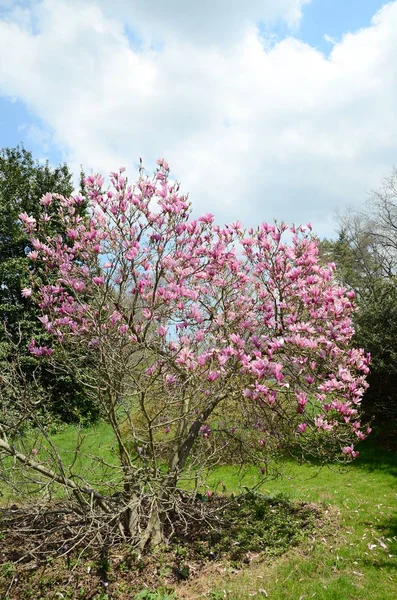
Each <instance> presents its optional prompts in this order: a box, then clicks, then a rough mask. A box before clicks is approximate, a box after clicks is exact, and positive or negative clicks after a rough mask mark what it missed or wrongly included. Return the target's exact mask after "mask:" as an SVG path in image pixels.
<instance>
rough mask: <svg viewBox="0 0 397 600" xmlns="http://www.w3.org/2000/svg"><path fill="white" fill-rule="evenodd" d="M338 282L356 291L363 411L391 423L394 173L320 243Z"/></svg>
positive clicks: (395, 388)
mask: <svg viewBox="0 0 397 600" xmlns="http://www.w3.org/2000/svg"><path fill="white" fill-rule="evenodd" d="M321 248H322V254H323V258H324V260H327V261H330V260H332V261H334V262H335V263H336V265H337V274H338V277H339V279H340V281H341V283H342V284H343V285H344V286H346V287H348V288H351V289H353V290H354V291H355V292H356V296H357V300H358V303H359V311H358V312H357V314H356V315H355V319H354V320H355V328H356V344H358V345H360V346H363V347H364V348H365V349H366V350H367V351H369V352H370V353H371V355H372V364H371V374H370V376H369V378H368V381H369V384H370V387H369V389H368V391H367V392H366V394H365V398H364V402H363V409H364V410H365V411H366V412H367V414H368V415H375V416H376V418H377V420H378V421H388V422H390V420H391V419H393V420H395V419H396V418H397V170H396V169H394V170H393V172H392V174H391V175H390V177H388V178H386V179H385V180H384V182H383V184H382V186H381V187H380V189H379V190H377V191H374V192H373V193H372V194H371V196H370V199H369V201H368V203H367V204H366V206H365V207H363V208H362V209H359V210H350V211H348V212H345V213H344V214H342V215H340V216H339V237H338V239H337V240H335V241H334V240H323V242H322V245H321Z"/></svg>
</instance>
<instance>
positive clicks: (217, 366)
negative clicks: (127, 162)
mask: <svg viewBox="0 0 397 600" xmlns="http://www.w3.org/2000/svg"><path fill="white" fill-rule="evenodd" d="M85 185H86V193H87V198H88V202H89V207H90V209H89V211H90V212H89V217H88V218H85V219H84V218H82V217H80V216H79V210H78V209H79V206H80V205H81V204H82V202H83V201H84V200H85V199H83V197H82V196H81V195H75V196H72V197H70V198H63V197H61V196H58V195H51V194H47V195H45V196H44V197H43V198H42V201H41V202H42V204H43V205H44V206H50V205H51V204H52V203H57V206H58V207H59V208H58V218H59V219H60V220H61V221H62V223H63V224H64V226H65V231H66V234H65V235H64V236H60V235H55V236H51V235H46V222H47V221H48V219H50V218H52V217H49V216H48V217H47V216H46V215H45V214H44V215H43V218H42V221H41V222H39V223H36V221H35V220H34V219H33V218H32V217H30V216H28V215H26V214H21V215H20V218H21V220H22V221H23V222H24V224H25V228H26V230H27V231H28V232H29V233H30V235H31V244H32V250H31V252H30V255H29V256H30V259H31V261H32V265H33V270H32V288H29V289H25V290H24V294H25V296H32V300H34V301H36V302H37V303H38V305H39V307H40V309H41V311H42V316H41V317H40V320H41V322H42V324H43V326H44V327H45V329H46V330H47V332H48V333H49V334H52V335H53V336H54V339H56V340H57V342H58V343H59V344H60V346H59V344H57V347H63V348H64V349H65V351H64V354H63V356H60V355H58V356H55V355H53V350H52V348H51V347H43V346H40V345H38V344H37V343H36V342H35V340H32V341H31V343H30V351H31V353H32V354H33V355H35V356H37V357H39V358H41V359H44V360H58V361H59V360H60V359H62V361H63V364H64V365H65V364H66V365H67V364H69V365H70V368H73V360H74V359H73V357H74V356H75V352H74V348H78V349H79V354H80V355H81V350H82V348H85V351H86V353H87V354H89V355H90V360H93V358H94V359H95V361H96V364H97V371H96V375H95V377H93V371H92V370H90V371H89V373H88V374H87V375H86V378H85V381H84V383H85V385H86V386H87V389H89V390H91V393H93V394H94V395H95V397H96V400H97V403H98V405H99V406H100V409H101V413H102V416H103V419H105V420H106V421H107V422H108V423H109V424H110V426H111V428H112V431H113V434H114V439H115V447H117V453H118V464H119V466H115V467H114V468H115V469H116V468H117V469H119V470H120V473H121V477H119V478H118V484H117V485H118V488H117V491H116V493H114V494H113V495H110V494H106V493H104V492H103V491H102V493H99V491H96V490H94V489H93V488H92V487H90V486H89V485H87V484H84V485H83V484H82V483H81V480H80V479H78V478H77V477H73V475H72V474H70V475H68V477H66V475H65V476H64V478H63V481H62V478H61V480H60V479H59V478H58V479H57V481H58V482H60V483H62V484H63V485H64V486H65V488H66V489H69V490H70V491H72V492H73V493H74V494H75V495H76V496H77V497H78V499H79V502H80V504H81V507H82V508H84V506H90V508H91V509H92V507H93V505H94V506H95V507H96V508H97V510H98V511H102V512H103V513H104V514H110V515H111V516H112V518H113V520H114V523H115V524H117V526H118V527H119V529H120V531H121V532H122V533H123V535H125V536H127V537H128V538H130V539H131V540H132V541H133V542H134V543H136V544H137V545H140V546H141V547H143V546H145V545H146V544H147V543H158V542H159V541H161V540H162V539H164V535H165V534H164V527H165V529H166V531H168V529H167V527H168V523H169V522H171V521H172V519H173V518H175V512H176V511H177V510H178V506H179V505H180V502H181V497H182V496H183V497H185V498H186V496H187V495H188V494H187V492H186V493H182V492H181V490H182V489H185V490H192V489H193V488H194V485H193V484H194V482H196V484H195V485H198V483H197V482H198V473H199V471H200V470H202V469H205V470H206V471H208V468H209V467H213V466H214V465H216V464H217V463H221V462H229V463H230V462H233V463H240V464H244V463H246V464H257V465H258V468H259V469H260V470H261V471H262V473H264V474H265V473H266V471H267V462H268V459H269V457H270V456H273V455H274V453H276V452H286V451H290V452H292V453H293V454H294V455H300V456H302V457H307V456H308V455H309V454H310V455H311V456H314V455H316V456H317V457H319V458H322V459H323V460H329V459H330V458H332V457H333V458H335V457H338V456H340V457H345V458H354V457H355V456H356V455H357V452H356V451H355V449H354V443H355V442H356V441H357V440H361V439H363V438H364V437H365V435H366V433H368V431H364V430H363V427H362V426H361V425H360V422H359V420H358V418H359V416H358V414H359V406H360V401H361V397H362V395H363V392H364V390H365V388H366V382H365V376H366V374H367V373H368V363H369V357H368V356H367V355H365V354H364V352H363V350H359V349H355V348H352V347H350V345H349V344H350V340H351V338H352V335H353V329H352V322H351V316H352V313H353V311H354V306H353V293H351V292H346V291H345V290H344V289H343V288H341V287H339V286H338V285H337V284H336V283H335V281H334V279H333V274H334V265H333V264H330V265H328V266H327V267H325V268H324V267H322V266H320V264H319V262H318V245H317V241H316V239H315V238H313V236H312V235H311V233H310V230H311V228H310V226H307V227H290V228H288V227H287V226H286V225H284V224H281V225H268V224H266V223H263V224H262V225H260V226H258V227H257V228H255V229H253V228H252V229H249V230H244V229H243V227H242V225H241V224H240V223H232V224H231V225H227V226H225V227H220V226H218V225H216V224H215V223H214V217H213V215H211V214H205V215H203V216H202V217H200V218H198V219H192V218H191V213H190V204H189V202H188V201H187V198H186V197H184V196H183V195H181V193H180V191H179V187H178V185H177V184H176V183H174V182H172V181H170V179H169V167H168V165H167V163H166V162H165V161H164V160H159V161H158V168H157V171H156V173H155V175H154V177H153V178H149V177H147V176H146V175H145V173H144V171H143V169H142V168H141V169H140V173H139V177H138V179H137V181H136V183H134V184H133V185H131V184H130V183H129V182H128V180H127V178H126V177H125V175H124V169H120V170H119V172H117V173H112V174H111V187H110V189H108V188H105V187H104V179H103V177H101V176H99V175H95V176H94V175H92V176H89V177H87V178H86V180H85ZM35 265H37V266H39V268H38V269H37V272H38V273H40V272H41V273H42V272H45V274H46V278H47V281H51V282H52V283H51V284H50V285H42V284H41V283H40V278H39V276H37V277H36V276H35V274H34V272H35V271H34V266H35ZM6 445H7V444H6V441H4V442H3V450H4V448H5V446H6ZM20 460H22V459H20ZM32 463H34V464H33V465H32ZM35 465H38V467H40V468H42V465H41V464H40V461H39V460H38V459H37V457H36V460H35V461H32V458H31V457H29V468H30V469H32V468H33V469H34V468H36V467H35ZM54 469H55V471H56V468H55V467H54ZM188 479H190V483H189V482H186V481H184V480H188ZM116 487H117V486H116ZM103 488H104V484H103V482H102V484H101V489H102V490H103Z"/></svg>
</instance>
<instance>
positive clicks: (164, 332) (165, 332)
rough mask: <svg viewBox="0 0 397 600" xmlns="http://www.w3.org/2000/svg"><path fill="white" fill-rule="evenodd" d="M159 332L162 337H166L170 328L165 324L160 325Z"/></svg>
mask: <svg viewBox="0 0 397 600" xmlns="http://www.w3.org/2000/svg"><path fill="white" fill-rule="evenodd" d="M157 333H158V334H159V336H160V337H165V336H166V335H167V333H168V329H167V327H165V326H164V325H160V327H159V328H158V329H157Z"/></svg>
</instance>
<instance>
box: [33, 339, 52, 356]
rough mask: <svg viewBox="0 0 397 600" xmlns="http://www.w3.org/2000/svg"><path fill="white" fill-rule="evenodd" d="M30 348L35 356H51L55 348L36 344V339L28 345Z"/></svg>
mask: <svg viewBox="0 0 397 600" xmlns="http://www.w3.org/2000/svg"><path fill="white" fill-rule="evenodd" d="M28 350H29V352H30V354H32V355H33V356H37V357H38V358H39V357H43V356H51V354H53V352H54V350H53V349H52V348H48V346H36V341H35V340H32V341H31V342H30V344H29V345H28Z"/></svg>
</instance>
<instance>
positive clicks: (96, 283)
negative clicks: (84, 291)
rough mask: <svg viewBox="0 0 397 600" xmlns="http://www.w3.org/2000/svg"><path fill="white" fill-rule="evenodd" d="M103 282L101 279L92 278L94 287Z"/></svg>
mask: <svg viewBox="0 0 397 600" xmlns="http://www.w3.org/2000/svg"><path fill="white" fill-rule="evenodd" d="M104 281H105V280H104V278H103V277H93V278H92V282H93V283H95V285H103V283H104Z"/></svg>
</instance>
